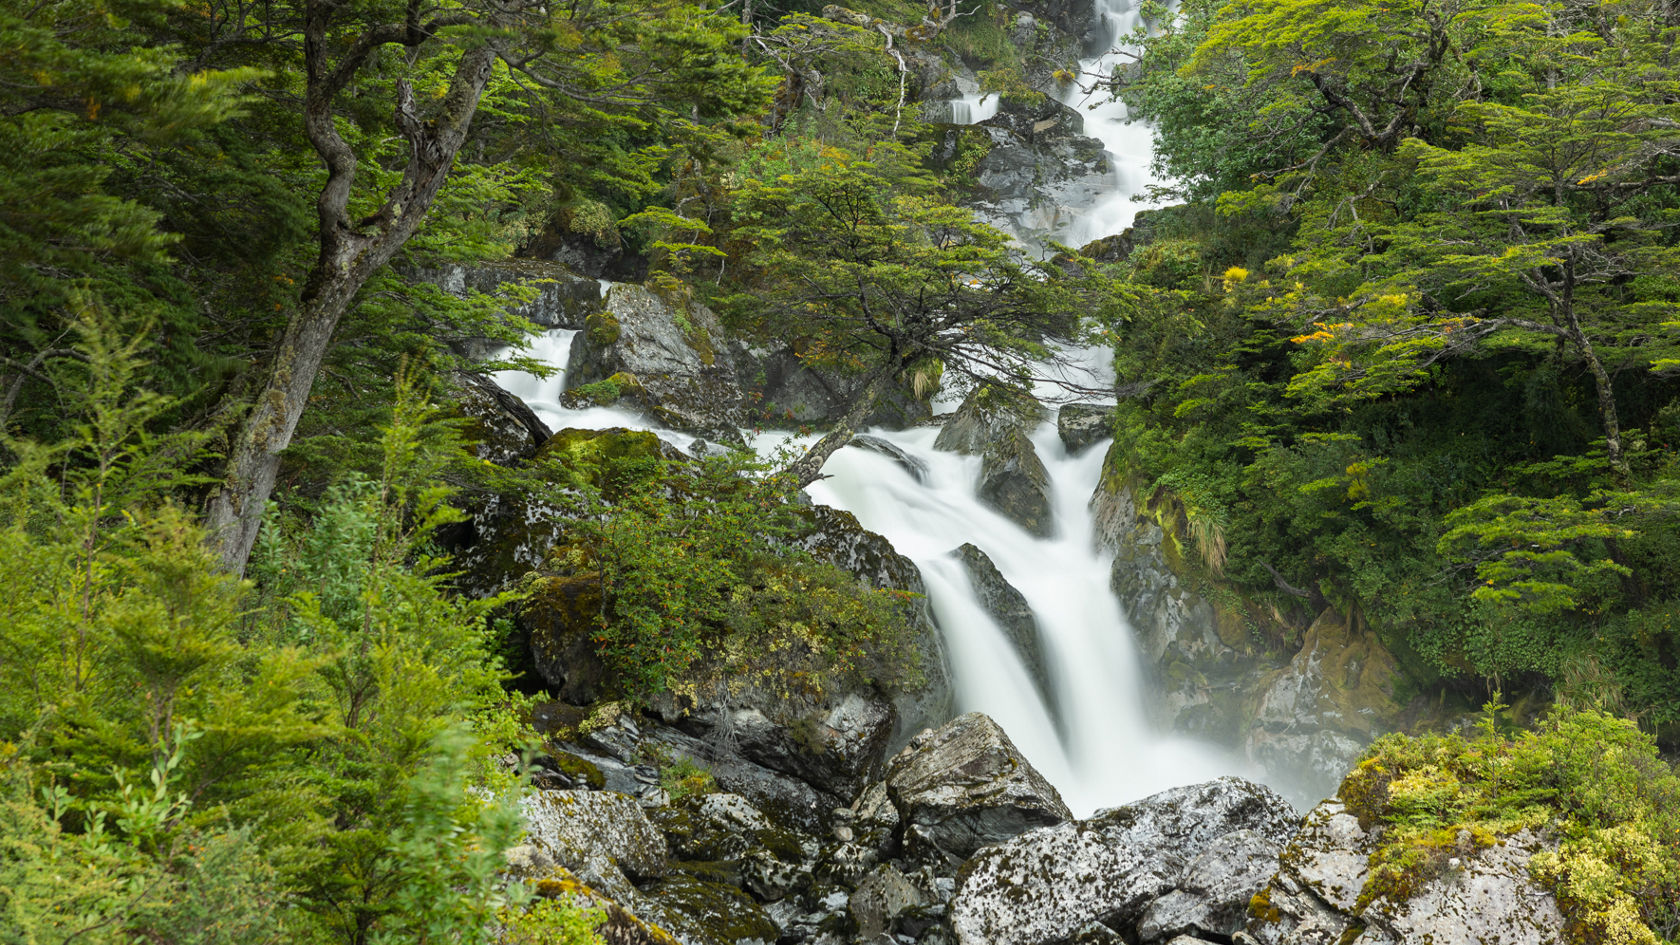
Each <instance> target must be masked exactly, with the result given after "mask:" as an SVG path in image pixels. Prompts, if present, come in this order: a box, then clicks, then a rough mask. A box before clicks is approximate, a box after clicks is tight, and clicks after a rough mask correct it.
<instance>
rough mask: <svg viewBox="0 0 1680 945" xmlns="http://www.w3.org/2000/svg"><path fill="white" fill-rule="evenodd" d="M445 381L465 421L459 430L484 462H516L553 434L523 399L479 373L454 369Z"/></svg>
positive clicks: (529, 454)
mask: <svg viewBox="0 0 1680 945" xmlns="http://www.w3.org/2000/svg"><path fill="white" fill-rule="evenodd" d="M449 385H450V388H451V395H450V400H451V401H452V402H453V404H454V406H455V408H456V409H457V410H459V411H460V415H461V416H462V417H464V418H465V419H466V421H467V426H466V428H465V429H463V430H462V433H463V435H464V436H465V437H466V440H467V442H468V443H469V444H471V446H472V451H473V455H474V456H477V457H478V458H479V459H482V460H484V461H485V462H488V463H495V464H496V465H498V466H517V465H519V464H520V463H522V462H524V461H526V460H528V459H531V458H532V457H534V456H536V455H537V450H538V448H540V447H541V446H542V445H543V443H544V442H546V441H547V440H548V438H549V437H550V436H553V435H554V431H552V430H550V429H549V428H548V425H547V424H545V423H543V422H542V420H540V419H538V418H537V415H536V414H535V413H534V412H532V410H531V408H530V407H527V406H525V402H524V401H522V400H520V399H519V398H518V397H515V396H513V395H512V394H510V393H508V392H507V391H505V390H503V389H502V388H501V387H500V386H498V385H497V384H496V382H495V381H492V380H491V379H490V378H488V377H485V376H484V375H482V374H473V373H470V372H467V371H457V372H456V373H454V374H452V375H450V377H449Z"/></svg>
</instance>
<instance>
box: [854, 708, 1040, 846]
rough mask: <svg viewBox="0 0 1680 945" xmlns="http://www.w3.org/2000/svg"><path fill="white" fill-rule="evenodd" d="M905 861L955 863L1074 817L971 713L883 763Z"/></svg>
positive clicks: (998, 733) (997, 731) (991, 726)
mask: <svg viewBox="0 0 1680 945" xmlns="http://www.w3.org/2000/svg"><path fill="white" fill-rule="evenodd" d="M885 780H886V785H887V793H888V795H889V796H890V797H891V798H892V802H893V806H894V807H895V808H897V809H898V813H899V816H900V818H901V819H902V824H901V832H902V836H903V843H904V847H905V853H906V855H908V856H910V857H911V858H912V859H916V860H922V861H926V862H931V863H935V864H939V863H944V864H949V865H955V864H957V863H961V862H962V861H963V860H965V859H967V858H968V857H970V856H971V855H973V853H974V851H975V850H978V849H980V848H981V847H983V846H986V845H988V844H993V843H997V842H999V841H1002V840H1006V839H1008V838H1009V837H1013V836H1015V835H1016V834H1019V833H1021V832H1023V831H1026V830H1031V829H1032V828H1034V827H1041V826H1045V825H1050V824H1058V823H1062V822H1064V821H1067V820H1070V819H1072V816H1073V815H1072V813H1071V812H1070V811H1069V810H1068V808H1067V805H1066V804H1064V803H1063V802H1062V798H1061V795H1060V794H1058V793H1057V792H1056V789H1055V787H1054V786H1052V785H1051V784H1050V782H1048V781H1046V780H1044V778H1043V776H1042V775H1040V774H1039V773H1038V771H1037V770H1036V769H1034V768H1033V766H1032V765H1031V764H1029V763H1028V762H1027V760H1026V758H1025V757H1023V756H1022V755H1021V753H1020V751H1018V750H1017V749H1016V748H1015V745H1014V743H1013V742H1011V741H1010V740H1009V736H1008V735H1006V734H1004V731H1003V729H1002V728H999V727H998V724H997V723H996V722H994V721H992V720H991V719H990V718H988V717H987V716H985V715H982V714H980V713H978V712H970V713H968V714H967V715H962V716H958V717H957V718H955V719H953V720H951V721H950V722H948V723H946V724H945V725H943V726H941V727H940V728H938V729H935V730H932V731H928V732H924V733H922V734H921V735H918V736H916V737H915V738H913V739H911V741H910V744H909V745H907V746H905V748H904V750H903V751H901V752H899V753H898V755H897V756H895V757H894V758H893V760H892V761H891V762H890V763H889V764H888V765H887V773H886V778H885Z"/></svg>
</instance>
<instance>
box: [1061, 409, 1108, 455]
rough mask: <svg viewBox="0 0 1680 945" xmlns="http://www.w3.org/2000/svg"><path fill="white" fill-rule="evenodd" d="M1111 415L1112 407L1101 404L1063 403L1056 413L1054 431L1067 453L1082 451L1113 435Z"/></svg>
mask: <svg viewBox="0 0 1680 945" xmlns="http://www.w3.org/2000/svg"><path fill="white" fill-rule="evenodd" d="M1113 417H1114V408H1113V407H1106V406H1103V405H1102V404H1064V405H1063V406H1062V409H1061V410H1060V411H1058V412H1057V414H1056V433H1057V434H1059V435H1060V436H1061V438H1062V445H1063V446H1066V447H1067V451H1068V452H1069V453H1079V452H1083V451H1084V450H1085V448H1086V447H1089V446H1090V445H1091V444H1093V443H1097V442H1100V441H1102V440H1106V439H1108V438H1109V437H1111V436H1113V435H1114V432H1113V430H1112V429H1110V426H1109V425H1110V423H1111V422H1112V420H1113Z"/></svg>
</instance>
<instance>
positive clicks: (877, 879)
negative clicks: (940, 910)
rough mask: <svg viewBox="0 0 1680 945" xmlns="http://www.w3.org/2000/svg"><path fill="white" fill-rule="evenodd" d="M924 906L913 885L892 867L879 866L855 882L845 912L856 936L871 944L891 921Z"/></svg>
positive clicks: (918, 891)
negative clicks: (853, 923) (847, 912)
mask: <svg viewBox="0 0 1680 945" xmlns="http://www.w3.org/2000/svg"><path fill="white" fill-rule="evenodd" d="M925 902H926V897H924V896H923V895H922V891H921V890H920V889H917V888H916V884H915V883H912V882H911V881H910V880H909V878H907V877H906V876H905V875H904V874H903V873H901V872H899V871H898V870H897V869H896V868H894V867H893V866H892V865H890V864H882V865H880V866H877V867H875V869H873V870H871V871H870V872H869V874H868V875H866V876H864V878H863V879H862V880H860V881H859V882H858V884H857V889H856V890H854V891H853V892H852V896H851V899H850V900H849V902H848V908H849V909H850V910H851V913H852V921H853V922H855V923H856V924H857V931H858V935H859V936H860V937H862V938H864V939H865V940H870V941H872V940H874V939H875V937H876V936H878V935H881V934H882V933H884V932H886V931H888V930H889V929H890V928H891V927H892V923H893V920H894V919H897V918H898V917H899V916H900V915H902V914H903V913H904V912H905V911H906V910H908V909H912V908H915V907H916V906H920V905H922V904H924V903H925Z"/></svg>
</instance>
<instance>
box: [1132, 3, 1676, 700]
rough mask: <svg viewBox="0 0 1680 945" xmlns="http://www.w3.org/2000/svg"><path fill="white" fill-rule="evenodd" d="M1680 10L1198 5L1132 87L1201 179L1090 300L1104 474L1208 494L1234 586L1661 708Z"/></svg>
mask: <svg viewBox="0 0 1680 945" xmlns="http://www.w3.org/2000/svg"><path fill="white" fill-rule="evenodd" d="M1671 29H1672V27H1671V26H1670V25H1669V24H1668V23H1667V21H1666V20H1664V19H1663V18H1662V16H1661V15H1660V14H1658V13H1657V12H1656V11H1654V10H1653V9H1650V8H1648V7H1644V6H1640V5H1631V6H1630V5H1625V4H1608V3H1606V4H1588V5H1587V6H1585V7H1582V6H1579V5H1576V6H1570V5H1565V4H1541V5H1534V4H1505V3H1499V2H1488V3H1484V2H1480V0H1465V2H1453V3H1448V4H1446V5H1444V6H1443V5H1441V4H1405V3H1402V4H1398V5H1396V4H1390V3H1352V4H1348V3H1325V2H1318V0H1268V2H1265V3H1259V4H1224V3H1205V4H1189V5H1186V6H1185V7H1183V8H1182V9H1181V10H1180V11H1179V13H1178V14H1177V15H1176V17H1175V18H1174V19H1173V20H1172V21H1171V22H1170V23H1169V24H1167V25H1166V26H1165V28H1163V29H1162V30H1160V31H1159V32H1158V33H1156V35H1154V36H1151V37H1148V38H1147V39H1146V40H1145V55H1144V61H1143V63H1142V70H1141V73H1140V75H1139V77H1138V78H1137V79H1136V81H1134V82H1131V83H1129V84H1128V85H1126V86H1125V87H1124V88H1123V89H1122V94H1123V95H1124V96H1125V97H1126V99H1127V101H1128V102H1129V103H1131V104H1132V105H1133V106H1134V112H1135V113H1136V114H1140V115H1145V116H1148V117H1150V118H1151V119H1152V120H1154V121H1155V122H1156V123H1157V125H1158V127H1159V129H1160V132H1159V139H1158V148H1157V155H1158V158H1159V160H1160V161H1161V162H1162V167H1163V168H1164V169H1165V170H1167V171H1169V172H1171V173H1172V174H1174V175H1176V177H1177V180H1178V183H1177V184H1176V185H1175V186H1176V187H1178V188H1179V190H1180V192H1181V193H1182V194H1183V195H1184V196H1186V197H1189V198H1190V199H1191V200H1192V201H1193V202H1192V204H1191V205H1190V206H1188V207H1185V208H1175V209H1173V210H1172V211H1170V212H1162V213H1158V214H1156V215H1154V216H1152V217H1151V218H1150V219H1149V221H1148V223H1149V228H1150V230H1151V231H1152V232H1151V233H1150V234H1148V235H1149V236H1150V237H1152V239H1150V240H1149V241H1148V242H1146V243H1144V244H1143V245H1141V246H1138V247H1137V248H1135V249H1134V250H1133V251H1132V253H1131V256H1130V258H1129V259H1128V260H1127V261H1126V262H1125V264H1124V265H1123V266H1122V267H1121V268H1120V269H1119V270H1118V271H1117V273H1116V274H1117V275H1120V276H1123V277H1124V278H1126V279H1128V280H1129V281H1130V282H1131V283H1132V285H1133V286H1135V287H1137V288H1138V290H1139V291H1138V294H1137V295H1136V296H1135V297H1134V298H1133V300H1132V302H1131V304H1130V305H1128V306H1126V307H1125V308H1124V309H1123V311H1121V312H1120V316H1119V317H1118V318H1115V319H1114V320H1113V321H1111V322H1110V325H1109V329H1110V331H1111V332H1112V335H1111V337H1112V338H1113V340H1114V342H1115V348H1116V352H1117V353H1116V368H1117V373H1118V374H1119V378H1120V383H1121V389H1122V391H1123V392H1125V393H1128V394H1129V396H1128V397H1127V398H1126V399H1124V400H1123V402H1122V404H1121V407H1120V409H1119V411H1118V412H1117V419H1118V425H1117V431H1116V452H1115V456H1114V468H1112V469H1111V470H1110V472H1109V477H1110V481H1111V482H1119V481H1123V480H1131V481H1133V482H1134V483H1136V484H1138V485H1139V486H1140V487H1141V488H1143V489H1145V490H1149V489H1153V488H1155V487H1162V488H1164V489H1165V490H1166V491H1167V492H1173V493H1182V499H1183V501H1184V502H1185V503H1186V505H1187V506H1188V505H1194V506H1196V507H1199V508H1203V509H1206V510H1208V519H1209V522H1210V525H1208V526H1204V527H1203V529H1202V531H1203V532H1206V533H1208V534H1212V530H1211V529H1212V525H1215V524H1216V525H1220V526H1221V529H1220V531H1221V532H1222V534H1223V535H1224V536H1225V537H1226V539H1227V540H1226V548H1225V550H1226V555H1225V564H1224V570H1223V577H1224V580H1225V581H1227V582H1229V584H1230V585H1232V586H1234V587H1235V588H1236V589H1237V590H1239V591H1240V592H1241V593H1242V594H1243V595H1245V596H1248V597H1251V598H1253V597H1259V598H1262V599H1267V600H1269V601H1271V602H1273V603H1275V604H1277V605H1279V606H1280V607H1281V608H1282V609H1283V611H1284V612H1285V613H1291V612H1293V613H1294V614H1295V615H1296V616H1298V617H1300V618H1301V619H1303V620H1305V619H1310V618H1311V617H1312V616H1313V615H1314V614H1315V613H1316V612H1317V611H1318V610H1320V609H1322V607H1323V606H1324V605H1325V604H1337V605H1340V606H1344V607H1357V608H1358V609H1359V610H1360V611H1361V612H1362V613H1363V614H1364V615H1365V616H1366V617H1367V618H1368V619H1370V621H1371V622H1372V624H1373V626H1375V627H1376V628H1377V629H1378V632H1379V633H1381V634H1382V636H1383V638H1384V640H1385V642H1387V643H1388V645H1389V647H1390V648H1391V649H1392V650H1394V651H1395V652H1396V653H1397V654H1399V655H1400V656H1401V658H1402V660H1403V662H1404V663H1405V664H1406V665H1407V668H1408V669H1409V670H1410V672H1411V673H1412V674H1413V675H1414V676H1415V677H1416V678H1417V681H1418V682H1420V683H1423V684H1430V683H1432V682H1433V681H1434V680H1435V679H1437V678H1440V677H1444V678H1446V679H1449V680H1457V681H1461V682H1471V681H1474V680H1477V679H1480V680H1482V681H1483V682H1484V684H1491V685H1494V686H1497V685H1500V684H1502V683H1517V684H1520V685H1524V686H1540V687H1546V686H1552V687H1557V688H1559V689H1561V690H1563V691H1565V692H1569V691H1573V690H1574V689H1575V688H1576V687H1584V689H1586V690H1591V691H1593V692H1596V693H1599V694H1600V695H1601V696H1602V697H1603V698H1604V699H1605V700H1606V701H1607V703H1613V704H1616V705H1617V706H1618V707H1620V708H1621V709H1622V710H1623V711H1626V712H1630V713H1633V714H1635V715H1638V716H1639V717H1640V718H1642V719H1644V720H1646V721H1648V722H1650V723H1652V724H1655V725H1659V726H1668V725H1671V724H1672V718H1673V713H1672V712H1670V711H1669V710H1668V708H1667V707H1666V703H1667V700H1666V699H1664V698H1662V697H1660V696H1658V695H1656V693H1657V691H1658V687H1659V686H1660V685H1661V684H1662V681H1664V680H1669V679H1672V676H1673V673H1674V672H1675V671H1676V667H1677V666H1680V663H1677V662H1676V653H1675V651H1674V649H1673V642H1672V638H1671V636H1670V635H1669V633H1668V632H1667V631H1666V630H1665V629H1662V628H1663V627H1665V626H1666V624H1665V623H1664V622H1663V619H1664V618H1662V617H1661V616H1657V617H1656V618H1655V624H1652V623H1650V622H1649V621H1650V618H1648V617H1646V616H1644V615H1646V614H1654V615H1662V614H1666V613H1668V612H1669V610H1671V609H1672V604H1673V602H1674V601H1675V600H1677V599H1680V569H1677V568H1676V567H1675V565H1674V563H1673V562H1674V561H1675V560H1676V559H1674V558H1673V557H1671V556H1669V555H1668V554H1666V553H1659V552H1657V551H1656V549H1657V548H1659V547H1661V548H1664V549H1667V548H1669V546H1670V545H1671V542H1670V540H1669V537H1668V536H1670V535H1671V534H1672V532H1673V526H1674V521H1675V513H1676V509H1675V507H1674V505H1673V504H1672V495H1673V482H1674V478H1675V475H1674V470H1675V468H1676V467H1675V461H1676V454H1675V452H1674V443H1675V441H1674V440H1673V438H1672V437H1668V436H1667V435H1666V433H1658V432H1657V431H1659V430H1666V427H1665V426H1664V421H1662V420H1659V419H1658V418H1659V417H1663V416H1665V415H1666V414H1665V413H1664V411H1671V410H1672V409H1673V405H1674V404H1675V403H1676V401H1677V399H1680V388H1676V386H1675V385H1674V383H1673V380H1672V379H1671V378H1669V377H1667V376H1666V374H1665V371H1666V369H1664V368H1663V367H1662V364H1663V363H1664V359H1665V358H1667V357H1669V355H1670V351H1669V348H1670V346H1671V344H1672V342H1673V333H1672V331H1671V330H1669V329H1668V328H1667V327H1666V325H1667V322H1668V320H1669V319H1670V317H1671V316H1670V315H1669V314H1667V313H1668V312H1669V311H1670V310H1671V308H1672V305H1673V300H1674V298H1675V296H1674V293H1673V291H1672V287H1671V286H1670V285H1669V280H1668V279H1667V277H1666V276H1665V275H1663V274H1664V273H1666V272H1668V271H1669V270H1670V269H1672V268H1673V266H1672V263H1671V262H1670V261H1669V260H1668V257H1667V254H1668V253H1669V252H1671V248H1670V247H1669V246H1668V241H1666V240H1664V239H1663V238H1661V237H1660V236H1659V234H1660V233H1663V232H1666V228H1667V227H1668V226H1669V225H1670V221H1671V220H1672V217H1673V214H1674V212H1675V208H1676V207H1677V206H1680V204H1677V203H1676V193H1675V192H1674V190H1673V187H1672V184H1671V182H1670V181H1669V179H1668V175H1669V171H1668V169H1667V168H1668V161H1669V160H1670V158H1669V155H1670V152H1671V148H1672V141H1671V140H1670V139H1671V136H1670V135H1668V134H1667V133H1666V132H1665V131H1663V130H1662V129H1664V128H1666V127H1668V126H1669V125H1670V124H1671V121H1672V118H1671V116H1669V115H1668V113H1667V109H1670V108H1672V107H1673V105H1672V102H1673V98H1672V96H1670V95H1669V94H1668V92H1667V90H1668V89H1669V88H1670V87H1671V86H1672V83H1674V82H1675V81H1677V77H1676V76H1675V74H1674V73H1673V69H1672V65H1671V64H1670V63H1669V61H1668V59H1667V58H1665V57H1666V53H1665V52H1664V50H1666V48H1667V42H1668V40H1667V38H1666V37H1668V36H1669V31H1670V30H1671ZM1140 233H1141V231H1140ZM1186 537H1188V536H1186ZM1635 614H1637V615H1639V616H1632V615H1635ZM1652 626H1655V627H1656V628H1658V629H1656V630H1655V631H1654V632H1653V631H1652V630H1651V629H1650V628H1651V627H1652Z"/></svg>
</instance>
